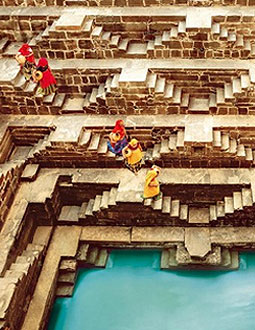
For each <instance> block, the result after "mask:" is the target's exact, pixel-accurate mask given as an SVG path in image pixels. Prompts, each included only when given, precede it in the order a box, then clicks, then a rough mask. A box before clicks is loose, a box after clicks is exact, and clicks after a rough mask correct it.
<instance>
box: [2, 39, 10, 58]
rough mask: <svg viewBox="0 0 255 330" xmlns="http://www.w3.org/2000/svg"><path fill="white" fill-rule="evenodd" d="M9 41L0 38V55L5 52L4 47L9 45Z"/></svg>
mask: <svg viewBox="0 0 255 330" xmlns="http://www.w3.org/2000/svg"><path fill="white" fill-rule="evenodd" d="M9 42H10V41H9V39H8V38H2V39H1V40H0V54H2V53H4V52H5V50H6V47H7V46H8V45H9Z"/></svg>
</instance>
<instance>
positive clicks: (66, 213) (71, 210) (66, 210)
mask: <svg viewBox="0 0 255 330" xmlns="http://www.w3.org/2000/svg"><path fill="white" fill-rule="evenodd" d="M79 213H80V206H76V205H67V206H63V207H62V209H61V212H60V215H59V217H58V221H71V222H78V221H79Z"/></svg>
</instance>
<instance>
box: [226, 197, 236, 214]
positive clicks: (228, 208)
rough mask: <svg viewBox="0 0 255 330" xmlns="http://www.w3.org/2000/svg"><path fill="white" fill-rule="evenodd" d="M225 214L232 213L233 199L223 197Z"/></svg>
mask: <svg viewBox="0 0 255 330" xmlns="http://www.w3.org/2000/svg"><path fill="white" fill-rule="evenodd" d="M224 204H225V214H230V213H234V201H233V197H227V196H226V197H224Z"/></svg>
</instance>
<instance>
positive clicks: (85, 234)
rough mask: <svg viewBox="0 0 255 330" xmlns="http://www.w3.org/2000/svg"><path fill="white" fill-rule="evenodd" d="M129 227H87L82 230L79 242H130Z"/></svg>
mask: <svg viewBox="0 0 255 330" xmlns="http://www.w3.org/2000/svg"><path fill="white" fill-rule="evenodd" d="M130 239H131V237H130V228H129V227H113V226H108V227H103V226H96V227H94V226H87V227H84V228H82V232H81V237H80V240H81V241H90V242H126V243H129V242H130Z"/></svg>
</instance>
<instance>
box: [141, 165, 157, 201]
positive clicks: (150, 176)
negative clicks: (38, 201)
mask: <svg viewBox="0 0 255 330" xmlns="http://www.w3.org/2000/svg"><path fill="white" fill-rule="evenodd" d="M156 176H157V171H155V170H149V171H148V173H147V174H146V178H145V186H144V193H143V196H144V198H151V197H154V196H157V195H158V194H159V192H160V190H159V182H158V180H157V178H156ZM150 183H152V184H157V187H150Z"/></svg>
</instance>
